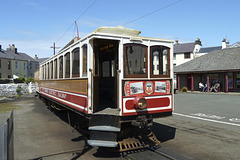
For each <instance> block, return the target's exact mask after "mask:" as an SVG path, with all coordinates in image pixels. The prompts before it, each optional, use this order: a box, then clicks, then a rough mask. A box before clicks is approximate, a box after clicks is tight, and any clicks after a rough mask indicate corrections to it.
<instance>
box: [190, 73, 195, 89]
mask: <svg viewBox="0 0 240 160" xmlns="http://www.w3.org/2000/svg"><path fill="white" fill-rule="evenodd" d="M193 84H194V82H193V74H191V92H193V91H194V85H193Z"/></svg>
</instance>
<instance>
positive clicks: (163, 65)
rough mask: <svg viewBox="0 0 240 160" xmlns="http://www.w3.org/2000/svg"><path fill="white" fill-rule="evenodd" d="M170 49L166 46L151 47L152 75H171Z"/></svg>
mask: <svg viewBox="0 0 240 160" xmlns="http://www.w3.org/2000/svg"><path fill="white" fill-rule="evenodd" d="M169 53H170V49H169V48H167V47H164V46H153V47H151V76H152V77H154V76H169Z"/></svg>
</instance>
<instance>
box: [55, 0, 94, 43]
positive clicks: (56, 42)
mask: <svg viewBox="0 0 240 160" xmlns="http://www.w3.org/2000/svg"><path fill="white" fill-rule="evenodd" d="M96 2H97V0H94V2H93V3H91V5H90V6H89V7H88V8H87V9H86V10H85V11H83V13H82V14H81V15H80V16H78V18H77V19H76V20H74V22H73V23H72V24H71V26H70V27H69V28H68V29H67V30H66V31H65V32H64V33H63V35H62V36H61V37H60V38H59V39H58V40H57V41H56V43H57V42H59V41H60V40H61V39H62V38H63V37H64V36H65V34H66V33H67V32H68V31H69V30H70V29H71V28H72V26H73V25H74V24H75V21H77V20H78V19H79V18H80V17H82V16H83V15H84V14H85V13H86V12H87V11H88V10H89V9H90V8H91V7H92V6H93V5H94V4H95V3H96Z"/></svg>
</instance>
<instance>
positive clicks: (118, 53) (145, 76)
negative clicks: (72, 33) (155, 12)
mask: <svg viewBox="0 0 240 160" xmlns="http://www.w3.org/2000/svg"><path fill="white" fill-rule="evenodd" d="M140 33H141V32H140V31H138V30H133V29H128V28H124V27H119V26H118V27H100V28H98V29H96V30H95V31H93V32H92V33H90V34H89V35H87V36H86V37H84V38H81V39H75V40H72V41H71V42H70V43H69V44H68V45H66V46H65V47H64V48H63V49H62V50H60V51H59V53H58V54H56V55H53V56H52V57H50V58H49V59H47V60H45V61H44V62H42V63H41V64H40V68H39V71H38V72H37V73H36V74H35V79H36V83H37V86H38V87H37V94H38V96H39V97H41V98H43V99H44V100H45V101H48V102H49V103H51V104H52V105H54V104H58V105H59V104H60V105H61V106H63V107H65V108H67V109H69V110H71V111H74V112H76V113H77V114H79V115H80V116H82V117H84V118H85V119H87V120H88V122H89V123H88V130H89V131H90V138H89V140H88V143H89V144H90V145H92V146H103V147H116V146H117V145H118V143H117V138H118V134H120V133H121V131H122V130H123V129H124V128H123V126H124V124H129V125H130V126H131V125H133V126H139V127H144V125H149V124H150V123H151V122H152V120H153V118H158V117H166V116H171V115H172V112H173V109H174V103H173V100H174V97H173V89H174V88H173V63H172V58H173V41H172V40H165V39H158V38H148V37H141V36H139V34H140Z"/></svg>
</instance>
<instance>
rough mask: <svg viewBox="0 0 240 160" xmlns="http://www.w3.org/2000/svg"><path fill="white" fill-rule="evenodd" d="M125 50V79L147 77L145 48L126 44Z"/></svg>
mask: <svg viewBox="0 0 240 160" xmlns="http://www.w3.org/2000/svg"><path fill="white" fill-rule="evenodd" d="M124 50H125V58H124V62H125V77H147V63H146V62H147V47H146V46H144V45H136V44H127V45H125V46H124Z"/></svg>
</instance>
